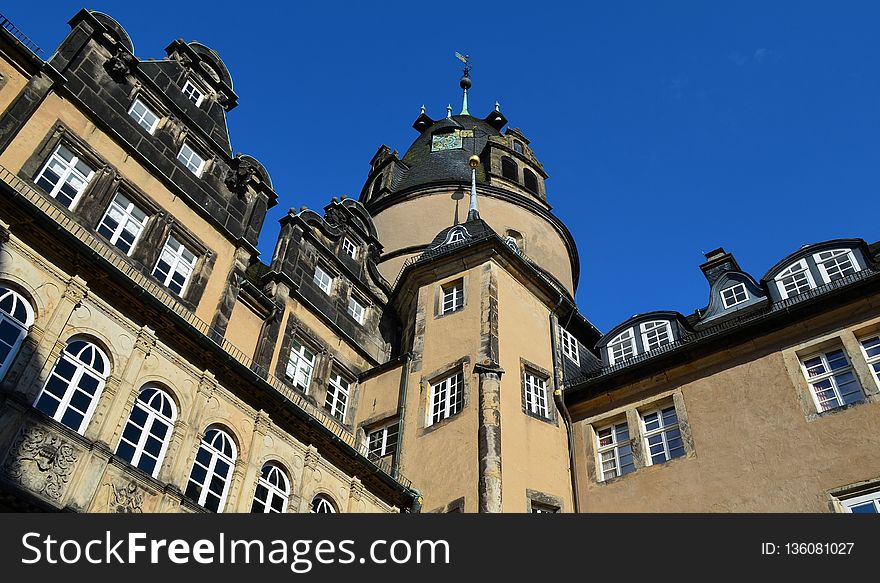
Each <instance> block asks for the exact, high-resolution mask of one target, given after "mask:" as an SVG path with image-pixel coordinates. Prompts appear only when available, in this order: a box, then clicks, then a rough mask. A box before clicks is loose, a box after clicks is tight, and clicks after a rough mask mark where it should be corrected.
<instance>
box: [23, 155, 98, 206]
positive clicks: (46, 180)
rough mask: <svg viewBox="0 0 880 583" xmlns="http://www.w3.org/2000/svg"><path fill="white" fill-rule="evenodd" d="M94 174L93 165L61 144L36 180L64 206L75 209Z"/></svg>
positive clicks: (38, 184)
mask: <svg viewBox="0 0 880 583" xmlns="http://www.w3.org/2000/svg"><path fill="white" fill-rule="evenodd" d="M94 175H95V171H94V170H93V169H92V167H91V166H89V165H88V164H86V163H85V162H83V161H82V160H81V159H80V158H79V156H76V155H75V154H74V153H73V152H71V151H70V150H68V149H67V148H66V147H64V146H60V145H59V146H58V147H57V148H55V151H54V152H52V155H51V156H49V159H48V160H47V161H46V165H45V166H43V169H42V170H40V173H39V174H37V177H36V178H35V179H34V182H36V183H37V186H39V187H40V188H42V189H43V190H45V191H46V193H48V195H49V196H51V197H52V198H54V199H55V200H57V201H58V202H59V203H61V205H62V206H64V208H68V209H73V207H75V206H76V203H78V202H79V199H80V197H82V194H83V192H85V190H86V186H88V185H89V182H90V181H91V180H92V177H93V176H94Z"/></svg>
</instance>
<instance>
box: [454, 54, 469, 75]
mask: <svg viewBox="0 0 880 583" xmlns="http://www.w3.org/2000/svg"><path fill="white" fill-rule="evenodd" d="M455 58H456V59H458V60H459V61H461V62H462V63H464V76H465V77H467V76H468V75H469V74H470V72H471V58H470V57H469V56H468V55H463V54H461V53H459V52H457V51H456V53H455Z"/></svg>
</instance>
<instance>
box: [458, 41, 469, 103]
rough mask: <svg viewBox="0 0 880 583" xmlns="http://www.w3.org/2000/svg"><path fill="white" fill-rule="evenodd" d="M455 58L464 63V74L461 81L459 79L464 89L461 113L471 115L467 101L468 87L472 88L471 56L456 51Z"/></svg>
mask: <svg viewBox="0 0 880 583" xmlns="http://www.w3.org/2000/svg"><path fill="white" fill-rule="evenodd" d="M455 58H456V59H458V60H459V61H461V62H462V63H464V75H462V77H461V81H459V83H458V84H459V85H460V86H461V88H462V89H464V98H463V99H462V103H461V115H470V112H469V111H468V103H467V92H468V89H470V88H471V77H470V74H471V58H470V57H469V56H468V55H463V54H461V53H459V52H457V51H456V53H455Z"/></svg>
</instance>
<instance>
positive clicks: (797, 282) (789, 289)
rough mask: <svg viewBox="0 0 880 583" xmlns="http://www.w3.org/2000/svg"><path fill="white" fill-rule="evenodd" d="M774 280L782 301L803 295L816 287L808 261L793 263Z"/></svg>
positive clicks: (802, 260)
mask: <svg viewBox="0 0 880 583" xmlns="http://www.w3.org/2000/svg"><path fill="white" fill-rule="evenodd" d="M774 279H775V280H776V286H777V287H778V288H779V294H780V295H781V296H782V299H785V298H790V297H792V296H796V295H798V294H802V293H804V292H805V291H807V290H809V289H812V288H814V287H816V284H815V282H814V281H813V275H812V274H811V273H810V268H809V266H808V265H807V260H806V259H801V260H800V261H798V262H796V263H792V264H791V265H789V266H788V267H786V268H785V269H783V270H782V271H780V272H779V273H778V274H777V275H776V277H775V278H774Z"/></svg>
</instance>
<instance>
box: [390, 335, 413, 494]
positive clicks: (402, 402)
mask: <svg viewBox="0 0 880 583" xmlns="http://www.w3.org/2000/svg"><path fill="white" fill-rule="evenodd" d="M402 358H403V366H402V367H401V369H400V389H399V391H398V393H397V423H398V425H397V447H396V448H395V450H394V458H393V459H392V461H391V476H392V477H393V478H395V479H397V477H398V476H399V475H400V452H401V450H402V449H403V439H402V437H403V421H404V418H405V416H406V393H407V390H408V389H409V368H410V361H411V360H412V352H407V353H406V354H404V355H403V356H402Z"/></svg>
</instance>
